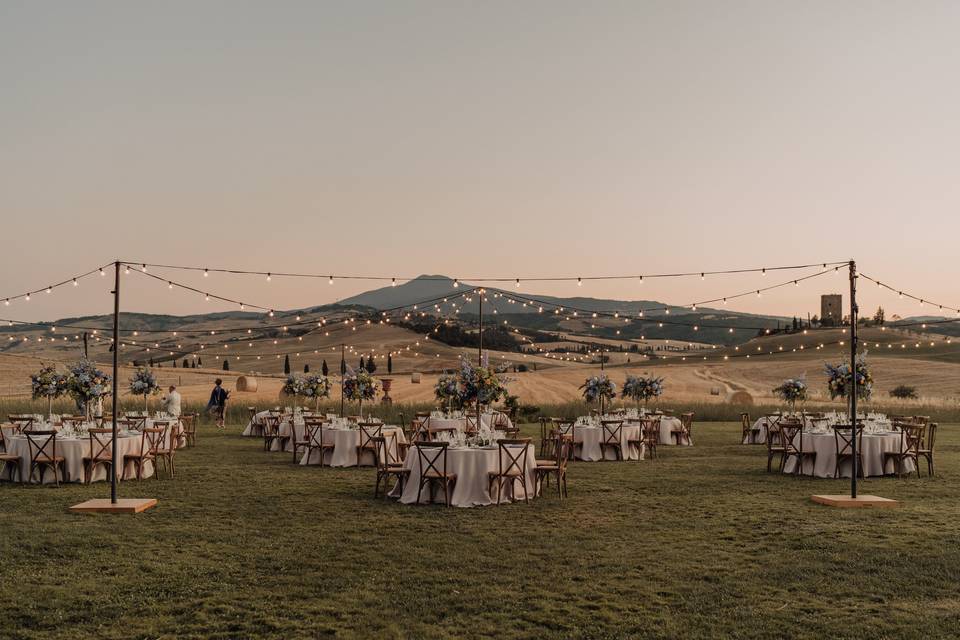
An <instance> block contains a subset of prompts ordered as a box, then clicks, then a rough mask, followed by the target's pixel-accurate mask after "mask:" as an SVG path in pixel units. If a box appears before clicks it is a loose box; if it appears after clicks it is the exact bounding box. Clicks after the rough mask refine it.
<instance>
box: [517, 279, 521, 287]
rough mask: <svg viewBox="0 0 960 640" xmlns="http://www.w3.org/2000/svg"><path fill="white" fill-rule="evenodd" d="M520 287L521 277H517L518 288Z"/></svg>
mask: <svg viewBox="0 0 960 640" xmlns="http://www.w3.org/2000/svg"><path fill="white" fill-rule="evenodd" d="M519 288H520V278H517V289H519Z"/></svg>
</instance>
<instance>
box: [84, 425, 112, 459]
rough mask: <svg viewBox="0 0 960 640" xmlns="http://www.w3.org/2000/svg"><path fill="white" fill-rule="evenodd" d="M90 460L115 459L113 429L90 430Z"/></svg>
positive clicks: (88, 433)
mask: <svg viewBox="0 0 960 640" xmlns="http://www.w3.org/2000/svg"><path fill="white" fill-rule="evenodd" d="M87 436H88V437H89V438H90V459H91V460H103V459H105V458H112V457H113V429H90V430H89V431H88V432H87Z"/></svg>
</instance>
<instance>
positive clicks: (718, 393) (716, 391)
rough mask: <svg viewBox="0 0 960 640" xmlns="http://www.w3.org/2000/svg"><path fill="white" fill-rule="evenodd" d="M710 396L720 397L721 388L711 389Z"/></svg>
mask: <svg viewBox="0 0 960 640" xmlns="http://www.w3.org/2000/svg"><path fill="white" fill-rule="evenodd" d="M710 395H712V396H718V395H720V387H710Z"/></svg>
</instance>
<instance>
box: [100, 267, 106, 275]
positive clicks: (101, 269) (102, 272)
mask: <svg viewBox="0 0 960 640" xmlns="http://www.w3.org/2000/svg"><path fill="white" fill-rule="evenodd" d="M100 275H101V276H105V275H107V274H106V273H105V272H104V271H103V267H100Z"/></svg>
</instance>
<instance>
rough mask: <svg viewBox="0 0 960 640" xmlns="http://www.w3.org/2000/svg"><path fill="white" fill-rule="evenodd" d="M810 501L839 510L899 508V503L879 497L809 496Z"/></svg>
mask: <svg viewBox="0 0 960 640" xmlns="http://www.w3.org/2000/svg"><path fill="white" fill-rule="evenodd" d="M810 499H811V500H813V501H814V502H816V503H817V504H823V505H827V506H828V507H840V508H841V509H858V508H863V507H878V508H881V509H892V508H895V507H899V506H900V503H899V502H897V501H896V500H891V499H890V498H881V497H879V496H857V497H856V498H851V497H850V496H849V495H819V496H811V497H810Z"/></svg>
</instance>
